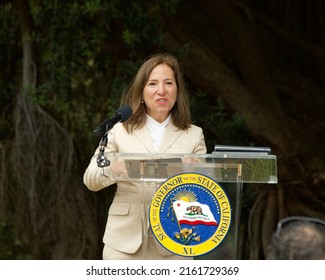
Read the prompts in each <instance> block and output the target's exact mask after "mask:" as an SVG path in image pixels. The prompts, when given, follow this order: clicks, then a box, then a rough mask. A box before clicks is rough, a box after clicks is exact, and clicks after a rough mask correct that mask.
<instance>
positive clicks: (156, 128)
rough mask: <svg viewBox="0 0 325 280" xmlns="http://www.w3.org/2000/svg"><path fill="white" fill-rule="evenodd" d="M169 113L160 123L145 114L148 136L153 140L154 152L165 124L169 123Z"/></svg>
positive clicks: (156, 149)
mask: <svg viewBox="0 0 325 280" xmlns="http://www.w3.org/2000/svg"><path fill="white" fill-rule="evenodd" d="M170 117H171V115H170V114H169V116H168V117H167V119H166V120H164V121H163V122H162V123H159V122H157V121H156V120H155V119H153V118H152V117H150V116H149V115H147V125H148V129H149V133H150V136H151V138H152V141H153V146H154V148H155V152H157V151H158V149H159V147H160V144H161V140H162V138H163V137H164V134H165V130H166V126H167V124H168V123H169V120H170Z"/></svg>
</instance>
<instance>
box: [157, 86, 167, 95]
mask: <svg viewBox="0 0 325 280" xmlns="http://www.w3.org/2000/svg"><path fill="white" fill-rule="evenodd" d="M157 93H158V94H164V93H165V87H164V85H159V86H158V90H157Z"/></svg>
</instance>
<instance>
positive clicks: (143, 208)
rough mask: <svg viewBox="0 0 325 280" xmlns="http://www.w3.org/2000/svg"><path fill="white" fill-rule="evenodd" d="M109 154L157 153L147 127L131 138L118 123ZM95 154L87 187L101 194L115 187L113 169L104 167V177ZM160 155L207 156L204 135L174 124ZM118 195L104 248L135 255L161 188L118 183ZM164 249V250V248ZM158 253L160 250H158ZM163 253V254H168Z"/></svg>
mask: <svg viewBox="0 0 325 280" xmlns="http://www.w3.org/2000/svg"><path fill="white" fill-rule="evenodd" d="M105 151H106V152H116V153H155V151H154V147H153V142H152V140H151V136H150V134H149V131H148V128H147V126H144V127H143V128H141V129H137V130H135V131H134V132H133V133H132V134H128V133H127V132H126V130H125V128H124V127H123V125H122V124H121V123H118V124H117V125H115V126H114V128H113V129H112V130H111V131H110V132H109V134H108V144H107V148H106V149H105ZM98 152H99V148H97V150H96V151H95V154H94V156H93V157H92V159H91V161H90V164H89V166H88V168H87V170H86V171H85V174H84V183H85V185H86V186H87V187H88V188H89V189H90V190H92V191H98V190H100V189H103V188H105V187H107V186H109V185H111V184H113V183H115V180H114V175H113V174H112V173H111V171H110V167H105V170H104V171H105V175H106V176H107V177H105V176H102V175H101V168H98V167H97V163H96V160H97V155H98ZM158 153H180V154H191V153H192V154H195V153H201V154H204V153H206V145H205V141H204V136H203V131H202V129H201V128H200V127H197V126H195V125H192V126H191V127H190V128H189V129H188V130H186V131H184V130H179V129H178V128H177V127H175V126H174V125H173V124H172V122H169V124H168V125H167V127H166V132H165V136H164V139H162V142H161V145H160V148H159V150H158ZM117 186H118V187H117V191H116V193H115V197H114V200H113V202H112V205H111V207H110V209H109V213H108V219H107V224H106V230H105V233H104V237H103V241H104V243H105V245H107V246H109V247H111V248H113V249H115V250H118V251H121V252H125V253H129V254H132V253H135V252H136V251H137V250H138V249H139V247H140V246H141V244H142V243H143V242H145V240H146V238H147V236H148V227H149V223H148V205H150V200H151V198H152V196H153V195H154V193H155V191H156V189H157V187H158V186H156V185H154V184H141V185H140V184H139V183H132V182H117ZM149 234H150V233H149ZM161 248H162V247H161ZM158 249H159V248H158ZM166 252H167V251H166V250H161V254H167V253H169V252H167V253H166Z"/></svg>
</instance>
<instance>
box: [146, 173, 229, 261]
mask: <svg viewBox="0 0 325 280" xmlns="http://www.w3.org/2000/svg"><path fill="white" fill-rule="evenodd" d="M149 220H150V226H151V230H152V232H153V235H154V236H155V238H156V239H157V240H158V242H159V243H160V244H161V245H162V246H163V247H165V248H166V249H167V250H169V251H171V252H173V253H174V254H177V255H181V256H188V257H193V256H199V255H202V254H205V253H207V252H209V251H211V250H213V249H214V248H215V247H217V246H218V245H219V244H220V243H221V241H222V240H223V239H224V238H225V236H226V235H227V233H228V230H229V227H230V222H231V206H230V202H229V200H228V197H227V195H226V193H225V192H224V190H223V189H222V188H221V186H220V185H218V183H217V182H215V181H214V180H213V179H211V178H210V177H207V176H205V175H202V174H199V173H181V174H178V175H175V176H173V177H171V178H169V179H167V180H166V181H165V182H163V183H162V184H161V186H160V187H159V189H158V190H157V192H156V193H155V195H154V197H153V199H152V201H151V204H150V209H149Z"/></svg>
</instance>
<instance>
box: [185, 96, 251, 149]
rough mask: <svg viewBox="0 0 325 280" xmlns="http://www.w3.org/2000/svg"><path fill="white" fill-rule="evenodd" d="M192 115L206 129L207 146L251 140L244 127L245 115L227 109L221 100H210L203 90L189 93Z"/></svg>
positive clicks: (245, 143)
mask: <svg viewBox="0 0 325 280" xmlns="http://www.w3.org/2000/svg"><path fill="white" fill-rule="evenodd" d="M190 100H191V107H192V116H193V119H194V121H195V122H196V123H199V124H200V126H202V127H203V129H204V130H205V131H206V134H207V135H206V136H208V137H206V141H207V146H208V148H210V151H211V149H213V147H214V145H215V144H224V145H248V143H250V141H252V139H251V137H250V135H249V132H248V131H247V130H246V127H245V117H243V116H241V115H239V114H238V113H233V112H230V111H228V110H227V108H226V106H225V104H224V102H223V100H222V99H221V98H218V99H216V100H212V99H211V98H209V97H208V96H207V95H206V94H205V93H204V92H200V91H196V92H194V93H193V94H191V98H190Z"/></svg>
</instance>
